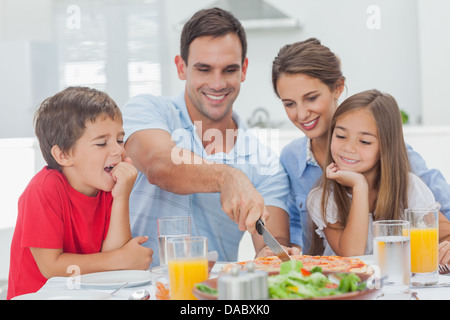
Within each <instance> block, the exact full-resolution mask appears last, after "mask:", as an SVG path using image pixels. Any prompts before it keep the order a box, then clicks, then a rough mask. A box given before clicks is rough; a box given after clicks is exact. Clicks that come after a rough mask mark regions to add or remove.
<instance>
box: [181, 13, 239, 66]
mask: <svg viewBox="0 0 450 320" xmlns="http://www.w3.org/2000/svg"><path fill="white" fill-rule="evenodd" d="M229 33H234V34H236V35H237V36H238V37H239V39H240V41H241V45H242V63H244V61H245V58H246V56H247V37H246V34H245V30H244V27H243V26H242V24H241V23H240V22H239V20H238V19H236V17H235V16H233V14H232V13H231V12H228V11H225V10H223V9H220V8H212V9H203V10H200V11H198V12H197V13H195V14H194V15H193V16H192V18H191V19H190V20H189V21H188V22H186V24H185V25H184V27H183V31H182V32H181V41H180V54H181V58H183V60H184V62H185V63H186V64H187V63H188V56H189V47H190V45H191V43H192V41H194V40H195V39H196V38H198V37H203V36H212V37H215V38H217V37H222V36H225V35H227V34H229Z"/></svg>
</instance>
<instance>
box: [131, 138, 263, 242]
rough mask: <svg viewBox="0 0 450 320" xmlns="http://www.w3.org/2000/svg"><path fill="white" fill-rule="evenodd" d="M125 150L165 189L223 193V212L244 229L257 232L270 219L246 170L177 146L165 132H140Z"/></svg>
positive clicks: (153, 180)
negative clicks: (259, 219) (262, 223)
mask: <svg viewBox="0 0 450 320" xmlns="http://www.w3.org/2000/svg"><path fill="white" fill-rule="evenodd" d="M125 149H126V153H127V155H128V156H129V157H130V158H131V159H132V160H133V164H134V165H135V166H136V168H137V169H138V170H139V171H141V172H142V173H144V174H145V175H146V176H147V179H148V181H149V182H150V183H152V184H154V185H157V186H159V187H160V188H161V189H164V190H167V191H170V192H173V193H176V194H191V193H216V192H220V193H221V204H222V209H223V210H224V211H225V213H226V214H227V215H228V216H229V217H230V219H232V220H233V221H235V222H236V223H237V224H238V225H239V229H240V230H248V231H249V232H250V233H254V232H256V228H255V224H256V221H257V220H258V218H260V217H262V219H263V220H266V219H268V213H267V211H266V210H265V205H264V199H263V197H262V196H261V194H259V192H258V191H257V190H256V189H255V187H254V186H253V184H252V183H251V181H250V180H249V179H248V178H247V176H246V175H245V174H244V173H243V172H242V171H240V170H238V169H235V168H232V167H230V166H228V165H224V164H217V163H212V162H208V161H206V160H205V159H203V158H201V157H199V156H197V155H195V154H194V153H193V152H191V151H189V150H186V149H181V148H179V147H177V146H176V144H175V143H174V142H173V141H172V138H171V135H170V134H169V133H168V132H167V131H165V130H159V129H148V130H141V131H137V132H135V133H133V134H132V135H131V136H130V137H129V138H128V140H127V142H126V144H125Z"/></svg>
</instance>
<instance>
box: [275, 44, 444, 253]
mask: <svg viewBox="0 0 450 320" xmlns="http://www.w3.org/2000/svg"><path fill="white" fill-rule="evenodd" d="M272 83H273V88H274V90H275V93H276V94H277V96H278V97H279V98H280V99H281V100H282V102H283V105H284V107H285V111H286V113H287V115H288V117H289V119H290V120H291V122H292V123H293V124H294V125H295V126H296V127H297V128H299V129H300V130H301V131H302V132H303V134H304V135H305V136H304V137H300V138H298V139H295V140H294V141H292V142H291V143H290V144H289V145H287V146H286V147H285V148H284V149H283V150H282V153H281V161H282V163H283V166H284V167H285V169H286V171H287V173H288V175H289V178H290V187H291V194H290V197H289V200H288V211H289V216H290V226H291V230H290V234H291V242H292V243H293V244H294V245H297V246H299V247H302V248H303V252H304V253H310V250H309V249H310V239H309V236H308V235H309V230H310V229H311V228H310V227H309V223H308V220H309V219H308V212H307V205H306V198H307V196H308V193H309V192H310V191H311V189H312V187H313V186H314V185H315V183H316V182H317V181H318V180H319V179H320V177H321V175H322V167H323V165H324V163H325V153H326V150H327V141H328V133H329V129H330V126H331V118H332V116H333V114H334V112H335V110H336V108H337V107H338V99H339V98H340V96H341V94H342V92H343V90H344V88H345V77H344V75H343V74H342V70H341V63H340V60H339V58H338V57H337V56H336V54H334V53H333V52H332V51H331V50H330V49H329V48H327V47H326V46H324V45H322V44H321V43H320V41H319V40H317V39H314V38H312V39H308V40H305V41H301V42H296V43H293V44H288V45H286V46H284V47H283V48H281V49H280V51H279V53H278V55H277V56H276V57H275V59H274V61H273V66H272ZM406 148H407V152H408V158H409V162H410V166H411V171H412V172H414V173H415V174H416V175H417V176H419V177H420V178H421V179H422V180H423V181H424V182H425V183H426V184H427V185H428V187H429V188H430V189H431V191H432V192H433V194H434V196H435V198H436V201H438V202H439V203H441V205H442V210H443V212H444V213H447V214H450V186H449V185H448V184H447V182H446V181H445V178H444V177H443V176H442V174H441V173H440V172H439V171H438V170H434V169H432V170H429V169H428V168H427V166H426V164H425V161H424V160H423V159H422V157H421V156H420V155H419V154H418V153H417V152H415V151H413V150H412V148H411V147H410V146H408V145H407V146H406ZM442 218H444V221H447V223H448V220H447V219H445V217H443V216H442ZM441 225H443V224H440V226H441ZM440 231H441V230H440ZM447 233H448V232H447ZM440 236H442V237H440V240H441V241H443V239H444V236H445V235H444V233H443V232H440ZM448 260H449V261H450V257H448Z"/></svg>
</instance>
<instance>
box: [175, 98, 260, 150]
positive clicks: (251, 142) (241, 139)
mask: <svg viewBox="0 0 450 320" xmlns="http://www.w3.org/2000/svg"><path fill="white" fill-rule="evenodd" d="M171 100H172V102H173V103H174V104H175V106H176V108H177V109H178V110H179V111H180V117H181V123H182V126H183V128H184V129H187V130H190V131H191V132H192V135H194V136H195V137H197V138H198V136H197V134H196V127H195V125H194V123H193V122H192V119H191V117H190V116H189V112H188V110H187V106H186V100H185V93H184V91H183V92H182V93H180V94H179V95H177V96H175V97H173V98H172V99H171ZM232 118H233V120H234V122H235V123H236V125H237V128H238V136H237V139H236V143H235V145H234V148H233V150H231V151H230V152H229V153H228V154H225V153H223V152H220V153H216V154H213V155H210V156H208V158H212V159H214V158H237V157H242V156H249V155H251V154H254V153H256V152H257V148H258V146H259V143H258V141H257V138H256V137H255V135H254V134H253V133H252V132H251V130H249V129H248V128H247V126H246V125H245V123H244V122H243V121H242V119H241V117H240V116H239V115H238V114H237V113H236V112H235V111H233V114H232ZM224 139H225V137H224Z"/></svg>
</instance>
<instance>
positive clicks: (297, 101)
mask: <svg viewBox="0 0 450 320" xmlns="http://www.w3.org/2000/svg"><path fill="white" fill-rule="evenodd" d="M343 87H344V86H343V84H342V85H339V86H337V87H336V89H335V90H333V91H331V90H330V88H329V87H328V86H327V85H326V84H324V83H323V82H322V81H321V80H319V79H317V78H312V77H309V76H307V75H304V74H301V73H299V74H282V75H281V76H280V77H279V78H278V81H277V89H278V94H279V96H280V98H281V101H282V102H283V105H284V108H285V110H286V113H287V115H288V117H289V120H291V122H292V123H293V124H294V125H295V126H296V127H297V128H299V129H300V130H301V131H303V133H304V134H305V135H306V136H307V137H308V138H310V139H317V138H325V139H327V138H328V130H329V129H330V126H331V119H332V117H333V114H334V111H335V110H336V108H337V100H338V98H339V96H340V95H341V93H342V90H343Z"/></svg>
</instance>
